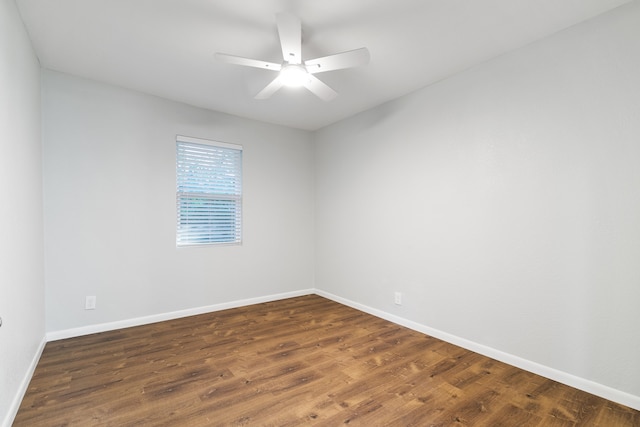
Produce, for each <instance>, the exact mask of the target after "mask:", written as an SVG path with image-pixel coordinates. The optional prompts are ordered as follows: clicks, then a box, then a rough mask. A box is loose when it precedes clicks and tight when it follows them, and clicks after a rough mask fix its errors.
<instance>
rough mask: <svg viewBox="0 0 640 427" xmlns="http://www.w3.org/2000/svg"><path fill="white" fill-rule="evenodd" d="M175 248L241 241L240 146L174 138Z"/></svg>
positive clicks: (187, 138) (183, 137) (181, 137)
mask: <svg viewBox="0 0 640 427" xmlns="http://www.w3.org/2000/svg"><path fill="white" fill-rule="evenodd" d="M176 177H177V179H176V184H177V185H176V206H177V211H178V223H177V233H176V245H177V246H190V245H212V244H225V243H226V244H229V243H236V244H239V243H241V242H242V233H241V231H242V146H240V145H235V144H226V143H222V142H214V141H207V140H203V139H196V138H189V137H185V136H178V137H177V138H176Z"/></svg>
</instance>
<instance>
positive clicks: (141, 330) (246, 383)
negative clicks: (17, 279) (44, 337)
mask: <svg viewBox="0 0 640 427" xmlns="http://www.w3.org/2000/svg"><path fill="white" fill-rule="evenodd" d="M94 425H95V426H118V427H120V426H148V425H151V426H183V425H184V426H270V425H272V426H298V425H317V426H336V425H349V426H353V425H356V426H360V425H363V426H364V425H366V426H403V427H404V426H528V427H537V426H603V427H605V426H606V427H611V426H615V427H618V426H619V427H626V426H640V414H639V412H638V411H635V410H633V409H630V408H627V407H624V406H622V405H618V404H616V403H613V402H609V401H607V400H605V399H601V398H599V397H596V396H593V395H590V394H588V393H584V392H581V391H578V390H576V389H573V388H571V387H568V386H565V385H562V384H559V383H557V382H555V381H552V380H549V379H546V378H542V377H540V376H537V375H534V374H532V373H529V372H526V371H522V370H520V369H517V368H515V367H512V366H509V365H506V364H504V363H501V362H498V361H496V360H493V359H490V358H487V357H484V356H481V355H479V354H476V353H473V352H471V351H468V350H465V349H463V348H460V347H456V346H454V345H451V344H448V343H445V342H443V341H440V340H438V339H435V338H433V337H429V336H426V335H423V334H420V333H418V332H415V331H412V330H409V329H407V328H404V327H401V326H398V325H395V324H393V323H390V322H387V321H385V320H382V319H379V318H376V317H374V316H370V315H368V314H366V313H362V312H359V311H357V310H354V309H351V308H349V307H345V306H343V305H341V304H338V303H335V302H333V301H329V300H327V299H325V298H322V297H319V296H316V295H310V296H304V297H299V298H291V299H287V300H282V301H275V302H269V303H264V304H257V305H253V306H248V307H241V308H237V309H231V310H224V311H220V312H215V313H209V314H203V315H198V316H192V317H188V318H183V319H176V320H171V321H167V322H161V323H155V324H151V325H145V326H140V327H134V328H127V329H122V330H118V331H111V332H105V333H101V334H94V335H88V336H83V337H77V338H72V339H68V340H61V341H55V342H50V343H48V344H47V345H46V347H45V350H44V352H43V354H42V357H41V359H40V362H39V363H38V366H37V368H36V371H35V373H34V376H33V379H32V381H31V383H30V385H29V388H28V390H27V393H26V395H25V397H24V399H23V402H22V405H21V406H20V409H19V411H18V414H17V416H16V419H15V422H14V426H17V427H20V426H33V427H40V426H47V427H48V426H94Z"/></svg>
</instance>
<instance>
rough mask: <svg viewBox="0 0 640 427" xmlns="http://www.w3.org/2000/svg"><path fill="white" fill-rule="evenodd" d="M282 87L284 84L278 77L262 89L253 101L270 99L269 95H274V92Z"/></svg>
mask: <svg viewBox="0 0 640 427" xmlns="http://www.w3.org/2000/svg"><path fill="white" fill-rule="evenodd" d="M282 86H284V83H283V82H282V79H281V78H280V76H278V77H276V78H275V79H273V81H272V82H271V83H269V84H268V85H267V86H265V88H264V89H262V90H261V91H260V92H258V94H257V95H256V96H255V99H267V98H269V97H271V95H273V94H274V93H276V91H277V90H278V89H280V88H281V87H282Z"/></svg>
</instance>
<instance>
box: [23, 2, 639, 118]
mask: <svg viewBox="0 0 640 427" xmlns="http://www.w3.org/2000/svg"><path fill="white" fill-rule="evenodd" d="M628 1H629V0H561V1H560V0H393V1H391V0H322V1H320V0H16V3H17V4H18V6H19V9H20V12H21V14H22V17H23V20H24V23H25V26H26V28H27V31H28V32H29V34H30V37H31V39H32V42H33V45H34V48H35V51H36V53H37V55H38V57H39V59H40V62H41V65H42V66H43V67H44V68H48V69H51V70H56V71H61V72H65V73H70V74H73V75H77V76H80V77H86V78H89V79H94V80H98V81H102V82H106V83H110V84H115V85H118V86H122V87H125V88H129V89H134V90H137V91H140V92H144V93H148V94H152V95H157V96H160V97H163V98H168V99H172V100H175V101H180V102H184V103H187V104H191V105H194V106H198V107H203V108H207V109H211V110H216V111H221V112H224V113H229V114H234V115H237V116H241V117H247V118H251V119H256V120H260V121H264V122H269V123H276V124H280V125H285V126H289V127H293V128H300V129H307V130H315V129H318V128H321V127H323V126H326V125H328V124H331V123H334V122H336V121H339V120H341V119H344V118H346V117H349V116H351V115H354V114H356V113H358V112H361V111H364V110H367V109H369V108H372V107H374V106H376V105H379V104H381V103H384V102H386V101H389V100H391V99H394V98H397V97H399V96H402V95H404V94H407V93H409V92H412V91H415V90H416V89H419V88H421V87H424V86H427V85H429V84H432V83H434V82H436V81H438V80H441V79H444V78H446V77H447V76H450V75H452V74H455V73H457V72H460V71H462V70H464V69H467V68H469V67H472V66H474V65H475V64H478V63H481V62H484V61H486V60H488V59H490V58H492V57H496V56H498V55H501V54H503V53H505V52H508V51H510V50H513V49H516V48H518V47H521V46H523V45H526V44H528V43H531V42H532V41H535V40H538V39H541V38H543V37H546V36H549V35H551V34H553V33H556V32H558V31H560V30H562V29H565V28H567V27H569V26H572V25H575V24H577V23H579V22H581V21H584V20H586V19H589V18H592V17H594V16H596V15H598V14H600V13H603V12H605V11H607V10H610V9H612V8H615V7H617V6H619V5H621V4H624V3H627V2H628ZM278 12H291V13H293V14H295V15H297V16H298V17H299V18H300V19H301V21H302V35H303V44H302V55H303V59H305V60H307V59H312V58H316V57H320V56H326V55H330V54H333V53H338V52H343V51H347V50H351V49H356V48H359V47H367V48H368V49H369V51H370V53H371V61H370V63H369V64H368V65H365V66H363V67H359V68H353V69H346V70H337V71H331V72H327V73H322V74H318V75H317V77H319V78H320V79H321V80H322V81H324V82H325V83H327V84H328V85H329V86H331V87H332V88H333V89H335V90H336V91H337V92H338V93H339V96H338V97H337V98H336V99H334V100H332V101H330V102H324V101H321V100H320V99H318V98H316V97H315V96H314V95H312V94H311V93H310V92H308V91H307V90H306V89H304V88H299V89H292V88H283V90H280V91H278V92H276V93H275V94H274V95H273V96H272V97H271V98H270V99H267V100H255V99H253V97H254V96H255V94H257V93H258V92H259V91H260V90H261V89H262V88H263V87H264V86H265V85H267V84H268V83H269V82H270V81H271V80H272V79H273V78H274V77H275V74H274V72H273V71H268V70H262V69H256V68H248V67H241V66H237V65H231V64H225V63H221V62H218V61H216V60H215V59H214V53H215V52H224V53H229V54H234V55H239V56H245V57H249V58H255V59H262V60H266V61H270V62H277V63H280V62H282V53H281V50H280V46H279V41H278V34H277V29H276V24H275V14H276V13H278Z"/></svg>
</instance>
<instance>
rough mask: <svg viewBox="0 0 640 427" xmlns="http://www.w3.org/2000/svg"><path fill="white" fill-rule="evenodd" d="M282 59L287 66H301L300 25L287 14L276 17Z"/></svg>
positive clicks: (298, 20) (294, 18) (298, 21)
mask: <svg viewBox="0 0 640 427" xmlns="http://www.w3.org/2000/svg"><path fill="white" fill-rule="evenodd" d="M276 23H277V24H278V35H279V36H280V44H281V45H282V58H283V59H284V60H285V61H286V62H288V63H289V64H302V24H301V23H300V19H298V18H297V17H296V16H293V15H291V14H289V13H279V14H277V15H276Z"/></svg>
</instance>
